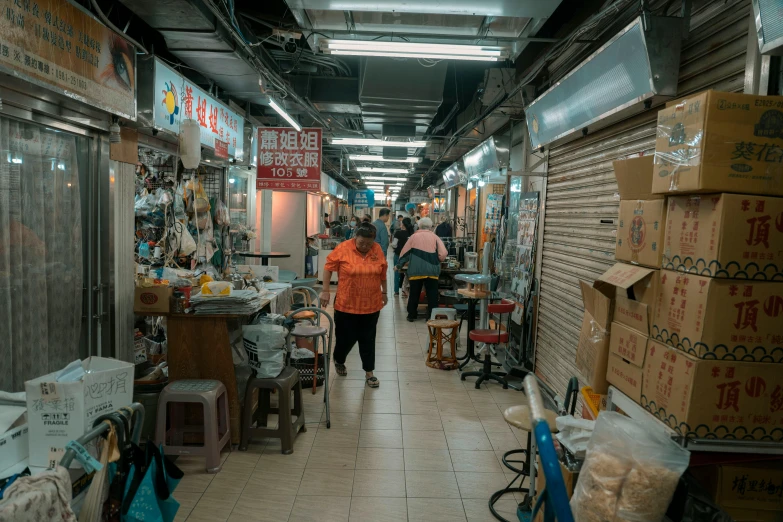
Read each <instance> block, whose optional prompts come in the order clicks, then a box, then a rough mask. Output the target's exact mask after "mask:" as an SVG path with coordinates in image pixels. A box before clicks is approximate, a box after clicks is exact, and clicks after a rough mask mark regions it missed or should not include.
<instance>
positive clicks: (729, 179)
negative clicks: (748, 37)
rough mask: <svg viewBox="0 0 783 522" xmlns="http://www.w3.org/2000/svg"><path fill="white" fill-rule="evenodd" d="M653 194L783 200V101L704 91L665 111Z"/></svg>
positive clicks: (660, 123)
mask: <svg viewBox="0 0 783 522" xmlns="http://www.w3.org/2000/svg"><path fill="white" fill-rule="evenodd" d="M652 192H654V193H656V194H675V193H692V192H701V193H709V192H734V193H739V194H762V195H773V196H781V195H783V97H780V96H753V95H748V94H734V93H725V92H718V91H705V92H702V93H699V94H696V95H694V96H690V97H687V98H685V99H683V100H681V101H680V102H678V103H676V104H674V105H672V106H670V107H667V108H665V109H662V110H660V111H659V112H658V125H657V139H656V142H655V170H654V175H653V185H652Z"/></svg>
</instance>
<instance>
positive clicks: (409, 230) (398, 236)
mask: <svg viewBox="0 0 783 522" xmlns="http://www.w3.org/2000/svg"><path fill="white" fill-rule="evenodd" d="M411 234H413V223H411V220H410V219H409V218H405V219H403V220H402V222H401V223H400V227H399V229H398V230H397V231H396V232H395V233H394V237H393V238H392V245H391V246H392V248H393V249H394V266H397V263H399V262H400V253H401V252H402V249H403V248H404V247H405V243H407V242H408V238H409V237H411ZM404 278H405V274H403V273H402V272H401V271H399V270H395V271H394V295H395V297H396V296H398V295H400V288H401V287H402V280H403V279H404Z"/></svg>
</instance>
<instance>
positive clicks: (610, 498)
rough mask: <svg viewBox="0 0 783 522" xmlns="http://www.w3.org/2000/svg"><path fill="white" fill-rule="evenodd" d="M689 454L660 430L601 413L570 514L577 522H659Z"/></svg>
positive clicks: (611, 414) (618, 416)
mask: <svg viewBox="0 0 783 522" xmlns="http://www.w3.org/2000/svg"><path fill="white" fill-rule="evenodd" d="M689 461H690V452H689V451H688V450H686V449H684V448H681V447H680V446H678V445H677V444H675V443H674V442H673V441H672V440H671V439H669V438H668V437H667V435H666V434H665V433H664V432H663V430H661V429H650V424H649V423H642V422H639V421H635V420H633V419H629V418H628V417H625V416H624V415H621V414H619V413H615V412H601V414H600V415H599V416H598V420H597V421H596V423H595V429H594V431H593V435H592V437H591V438H590V443H589V444H588V447H587V458H586V459H585V463H584V465H583V466H582V471H581V472H580V474H579V481H578V482H577V485H576V489H575V490H574V496H573V497H572V498H571V510H572V511H573V513H574V520H575V521H576V522H660V521H661V520H662V519H663V517H664V515H665V513H666V508H667V507H668V505H669V502H671V498H672V495H673V494H674V490H675V489H676V488H677V482H678V481H679V478H680V475H682V473H683V472H684V471H685V470H686V469H687V467H688V462H689Z"/></svg>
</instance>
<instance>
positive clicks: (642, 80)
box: [525, 16, 683, 149]
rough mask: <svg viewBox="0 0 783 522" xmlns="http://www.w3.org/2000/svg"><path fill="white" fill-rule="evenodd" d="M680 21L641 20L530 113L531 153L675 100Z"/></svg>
mask: <svg viewBox="0 0 783 522" xmlns="http://www.w3.org/2000/svg"><path fill="white" fill-rule="evenodd" d="M682 24H683V21H682V18H672V17H661V16H640V17H639V18H637V19H636V20H634V21H633V22H632V23H630V24H629V25H628V26H626V27H625V28H624V29H623V30H622V31H620V32H619V33H618V34H617V35H615V36H614V37H613V38H612V39H611V40H609V41H608V42H607V43H605V44H604V45H603V46H601V48H600V49H598V50H597V51H596V52H594V53H593V54H592V55H590V57H589V58H587V59H586V60H585V61H584V62H582V63H581V64H580V65H579V66H578V67H576V69H574V70H573V71H571V72H569V73H568V74H567V75H566V76H565V77H564V78H563V79H562V80H560V81H559V82H557V84H555V85H554V86H553V87H551V88H550V89H549V90H547V91H546V92H545V93H544V94H542V95H541V96H539V97H538V98H537V99H536V100H535V101H534V102H533V103H531V104H530V105H529V106H528V107H527V109H526V110H525V113H526V121H527V126H528V130H529V132H530V141H531V146H532V148H533V149H538V148H539V147H541V146H544V145H548V146H557V145H561V144H563V143H565V142H567V141H570V140H573V139H576V138H578V137H580V136H582V135H583V134H584V133H585V132H593V131H595V130H598V129H600V128H603V127H607V126H609V125H611V124H612V123H615V122H617V121H620V120H623V119H625V118H628V117H630V116H632V115H633V114H636V113H639V112H642V111H644V110H645V109H647V108H649V107H652V106H654V105H657V104H659V103H661V102H663V101H665V100H666V99H668V98H671V97H673V96H675V95H676V94H677V77H678V72H679V68H680V67H679V65H680V47H681V44H682Z"/></svg>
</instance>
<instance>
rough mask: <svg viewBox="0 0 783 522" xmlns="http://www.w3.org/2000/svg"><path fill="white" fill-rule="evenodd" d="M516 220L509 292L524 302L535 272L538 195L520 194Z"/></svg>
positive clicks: (535, 193) (532, 193)
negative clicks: (514, 251)
mask: <svg viewBox="0 0 783 522" xmlns="http://www.w3.org/2000/svg"><path fill="white" fill-rule="evenodd" d="M514 218H515V219H516V220H517V240H516V259H515V260H514V266H515V268H514V270H513V271H512V277H513V279H512V284H511V292H512V293H513V294H514V295H515V296H516V297H517V298H518V299H519V300H520V302H523V303H524V302H526V301H527V297H528V293H529V292H530V284H531V282H532V281H533V277H534V272H535V256H536V249H535V246H536V231H537V225H538V193H537V192H531V193H527V194H522V198H521V200H520V204H519V212H518V213H517V214H516V216H514Z"/></svg>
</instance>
